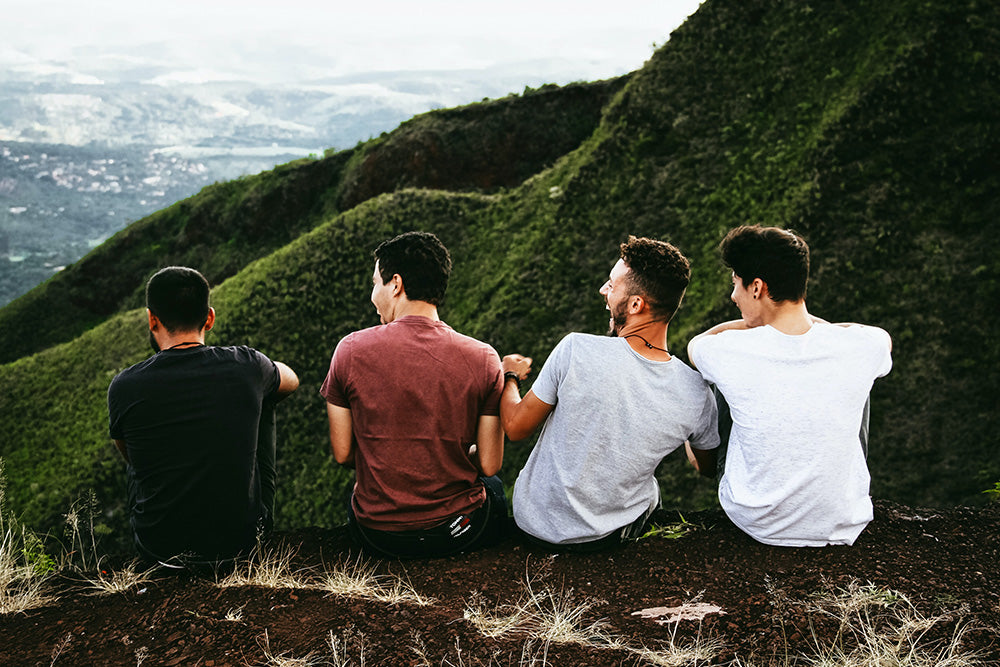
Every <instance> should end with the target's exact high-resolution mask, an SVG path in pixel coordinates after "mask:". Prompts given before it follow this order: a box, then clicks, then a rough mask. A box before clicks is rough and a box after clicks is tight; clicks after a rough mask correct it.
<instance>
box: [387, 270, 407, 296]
mask: <svg viewBox="0 0 1000 667" xmlns="http://www.w3.org/2000/svg"><path fill="white" fill-rule="evenodd" d="M389 283H390V284H391V285H392V295H393V296H402V295H404V294H406V290H405V289H403V276H401V275H399V274H398V273H394V274H392V278H391V279H390V280H389Z"/></svg>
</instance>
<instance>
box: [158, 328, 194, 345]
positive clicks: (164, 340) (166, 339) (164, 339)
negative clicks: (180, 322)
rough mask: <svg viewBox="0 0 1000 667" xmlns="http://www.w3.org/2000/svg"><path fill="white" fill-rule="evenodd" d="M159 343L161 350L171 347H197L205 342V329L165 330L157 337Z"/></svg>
mask: <svg viewBox="0 0 1000 667" xmlns="http://www.w3.org/2000/svg"><path fill="white" fill-rule="evenodd" d="M156 342H157V344H158V345H159V346H160V349H161V350H169V349H171V348H181V349H183V348H185V347H196V346H198V345H204V344H205V331H204V330H202V331H187V332H177V333H174V332H170V331H165V332H163V334H162V335H161V336H160V337H159V338H158V339H157V341H156Z"/></svg>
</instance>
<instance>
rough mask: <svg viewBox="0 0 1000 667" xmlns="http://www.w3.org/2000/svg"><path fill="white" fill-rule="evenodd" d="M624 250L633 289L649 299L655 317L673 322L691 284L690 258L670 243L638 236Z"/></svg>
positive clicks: (630, 286)
mask: <svg viewBox="0 0 1000 667" xmlns="http://www.w3.org/2000/svg"><path fill="white" fill-rule="evenodd" d="M620 250H621V258H622V261H624V262H625V265H626V266H628V268H629V273H628V281H629V283H628V284H629V288H630V290H635V292H636V293H637V294H639V295H641V296H642V297H643V298H644V299H645V300H646V302H647V304H648V305H649V309H650V312H651V313H652V314H653V317H655V318H656V319H657V320H663V321H665V322H669V321H670V320H671V319H672V318H673V316H674V313H676V312H677V309H678V308H679V307H680V305H681V299H682V298H683V297H684V290H686V289H687V286H688V283H689V282H690V281H691V265H690V263H689V262H688V260H687V258H686V257H684V255H682V254H681V251H680V250H678V249H677V248H675V247H674V246H672V245H670V244H669V243H667V242H666V241H657V240H655V239H650V238H637V237H635V236H629V237H628V241H626V242H625V243H622V244H621V247H620Z"/></svg>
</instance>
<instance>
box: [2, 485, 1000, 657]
mask: <svg viewBox="0 0 1000 667" xmlns="http://www.w3.org/2000/svg"><path fill="white" fill-rule="evenodd" d="M656 519H657V522H658V523H659V524H661V525H664V526H670V527H671V528H672V529H673V534H674V535H676V534H678V533H681V534H682V535H681V536H679V537H677V536H673V537H668V536H667V535H666V534H661V535H654V536H649V537H646V538H644V539H642V540H640V541H639V542H637V543H634V544H630V545H626V546H623V547H621V548H619V549H616V550H614V551H611V552H607V553H603V554H597V555H559V556H551V555H549V554H546V553H544V552H541V551H539V550H536V549H534V548H532V547H528V546H526V545H525V544H523V543H522V542H521V541H520V540H518V539H516V538H511V539H509V540H507V541H505V542H504V543H502V544H500V545H498V546H496V547H494V548H490V549H486V550H483V551H480V552H476V553H471V554H466V555H461V556H455V557H450V558H444V559H438V560H427V561H406V562H403V561H385V562H368V563H367V568H366V562H365V561H364V560H363V559H361V558H359V553H358V551H357V549H356V548H355V547H354V546H353V545H352V544H351V542H350V540H349V538H348V536H347V534H346V530H345V529H311V530H306V531H298V532H295V533H286V534H280V535H276V536H275V537H274V538H272V540H271V542H270V543H269V547H270V549H271V551H272V553H274V552H275V551H276V552H278V553H280V552H281V550H282V548H287V547H290V548H291V549H292V550H293V552H294V556H293V557H292V558H291V561H290V562H289V563H288V567H286V568H284V569H283V570H282V571H283V572H284V573H285V574H287V575H291V576H293V579H294V580H292V581H291V582H289V581H285V582H282V581H280V577H278V579H279V581H276V582H274V585H277V586H279V587H262V586H251V585H240V586H228V587H220V586H218V585H217V582H216V580H215V579H213V578H212V577H196V576H191V575H174V574H170V575H166V574H162V573H157V574H154V575H152V578H151V579H150V580H149V581H146V582H143V583H139V584H136V585H134V586H132V587H130V588H129V589H128V590H126V591H125V592H121V593H112V594H100V595H98V594H94V592H93V591H88V590H86V588H85V585H84V584H83V583H81V579H80V577H81V575H75V576H70V575H67V574H63V575H60V576H58V577H56V578H55V579H53V580H51V581H50V583H49V586H50V591H49V592H50V593H52V594H54V595H57V596H58V600H57V601H56V602H54V603H52V604H49V605H48V606H42V607H39V608H36V609H32V610H29V611H26V612H22V613H18V614H11V615H6V616H2V617H0V665H60V666H64V665H201V666H204V667H222V666H223V665H233V666H236V665H276V666H277V665H287V666H292V665H327V664H329V665H357V666H361V665H434V666H437V665H442V666H446V665H448V666H453V667H458V666H472V665H503V666H507V665H558V666H563V665H591V666H593V665H646V664H653V665H656V664H660V665H670V664H677V665H694V664H698V665H709V664H712V665H742V666H748V665H792V664H803V665H804V664H815V662H814V661H816V660H818V658H819V657H822V656H826V657H827V658H829V659H831V660H835V659H836V660H840V662H832V663H829V664H845V665H853V664H862V660H863V659H869V658H870V657H871V656H872V655H874V654H875V653H877V652H879V651H882V650H884V651H886V652H887V653H889V654H893V653H894V654H896V655H897V657H900V658H906V657H909V658H910V659H911V662H908V663H905V664H913V665H922V664H927V665H944V664H949V665H953V666H954V667H959V665H960V664H962V663H957V662H948V660H954V658H955V657H956V656H957V657H958V658H962V659H966V660H969V661H970V662H968V663H966V664H983V665H1000V503H992V504H991V505H990V506H988V507H984V508H975V509H973V508H956V509H949V510H927V509H913V508H909V507H904V506H901V505H894V504H890V503H885V502H877V503H876V510H875V520H874V521H873V522H872V524H870V525H869V527H868V528H867V529H866V531H865V532H864V533H863V534H862V535H861V537H860V538H859V540H858V542H857V543H856V544H855V545H854V546H853V547H827V548H823V549H808V548H805V549H792V548H781V547H769V546H764V545H761V544H758V543H756V542H754V541H753V540H752V539H750V538H749V537H747V536H746V535H744V534H743V533H741V532H740V531H739V530H738V529H737V528H735V527H734V526H733V525H732V524H731V523H730V522H729V521H728V520H727V519H726V518H725V515H724V514H722V512H721V511H717V510H716V511H707V512H700V513H692V514H688V515H685V516H684V517H683V519H684V520H685V521H683V522H682V518H681V517H680V515H679V514H678V513H677V512H674V511H661V512H659V513H658V514H657V515H656ZM665 532H666V531H665ZM106 567H108V566H106ZM119 569H120V568H119ZM278 569H279V570H281V568H278ZM336 572H356V573H357V572H361V573H365V572H367V573H368V574H369V575H370V574H373V573H374V574H376V575H379V576H380V577H382V578H381V579H376V580H375V583H373V582H372V581H369V585H370V586H369V589H367V590H365V589H361V590H358V591H355V592H351V591H349V590H348V591H342V592H337V593H335V592H331V590H333V589H331V588H330V587H329V586H327V587H326V588H324V587H322V586H317V585H316V582H319V581H330V577H329V575H330V574H331V573H336ZM113 574H114V573H113V572H106V574H105V576H106V577H111V576H112V575H113ZM286 579H287V577H286ZM392 582H402V584H401V585H408V586H409V587H411V597H412V594H413V593H416V594H417V595H418V596H422V597H423V598H424V599H423V602H424V604H418V603H417V602H414V601H408V600H405V599H404V600H401V601H395V602H394V601H391V600H389V601H386V599H385V595H384V593H385V592H386V591H388V589H389V588H391V583H392ZM280 586H293V587H280ZM371 586H374V589H375V590H380V591H382V593H383V595H382V598H381V599H376V598H377V596H373V595H372V594H371ZM397 592H398V591H397ZM427 602H429V604H428V603H427ZM684 605H686V607H684V609H685V610H686V611H687V612H688V613H687V614H686V616H688V618H684V619H674V620H671V619H672V618H673V617H672V616H671V613H676V610H675V611H674V612H670V611H668V609H669V608H678V607H682V606H684ZM643 610H648V611H647V612H646V613H645V615H643V614H641V613H636V612H642V611H643ZM488 635H495V636H488ZM917 659H922V660H926V662H918V661H916V660H917ZM881 664H904V663H903V662H901V661H899V662H883V663H881Z"/></svg>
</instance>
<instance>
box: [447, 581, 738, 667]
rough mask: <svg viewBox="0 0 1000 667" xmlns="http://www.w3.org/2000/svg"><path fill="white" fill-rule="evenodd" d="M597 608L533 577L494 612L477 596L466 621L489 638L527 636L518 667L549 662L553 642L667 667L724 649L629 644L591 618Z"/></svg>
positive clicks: (711, 644) (698, 643) (704, 644)
mask: <svg viewBox="0 0 1000 667" xmlns="http://www.w3.org/2000/svg"><path fill="white" fill-rule="evenodd" d="M599 604H602V603H601V602H600V601H599V600H591V599H583V600H578V599H577V598H576V597H575V596H574V595H573V591H572V590H570V591H553V590H551V589H548V588H542V589H537V588H536V587H534V586H533V585H532V582H531V580H530V579H529V580H527V581H526V582H525V583H524V587H523V590H522V593H521V596H520V597H519V599H518V600H517V601H515V602H514V603H509V604H501V605H497V606H496V607H494V608H493V609H488V608H487V605H486V604H485V603H484V601H483V600H482V598H481V596H479V595H478V594H473V597H472V599H471V600H470V602H469V604H467V605H466V609H465V612H464V613H463V618H465V620H467V621H468V622H470V623H472V624H473V625H474V626H475V627H476V629H478V630H479V632H480V633H481V634H483V635H484V636H486V637H490V638H498V637H502V636H504V635H522V636H525V637H527V638H528V641H527V643H526V644H525V646H524V648H523V650H522V655H521V661H520V662H519V663H518V664H519V665H536V664H538V665H546V664H548V658H547V654H548V648H549V646H550V645H551V644H578V645H580V646H584V647H586V648H588V649H608V650H614V651H625V652H627V653H630V654H632V655H633V656H635V658H636V659H637V661H639V662H641V663H645V664H652V665H660V666H663V667H680V666H681V665H698V664H704V663H707V662H709V661H710V660H712V658H713V657H714V656H715V655H716V654H717V653H718V652H719V650H720V649H721V648H722V645H721V643H719V642H717V641H706V640H701V639H698V640H695V641H692V642H690V643H688V644H684V645H681V644H679V643H677V642H676V641H675V639H674V638H673V637H672V638H671V640H670V641H669V642H667V643H666V644H665V645H664V646H663V647H662V648H659V649H654V648H649V647H645V646H640V647H636V646H631V645H629V644H628V642H627V641H626V640H625V639H623V638H622V637H617V636H615V635H613V634H611V633H610V632H608V629H607V628H608V624H607V622H606V621H605V620H603V619H598V620H595V621H591V620H587V617H588V616H589V615H590V612H591V610H592V609H593V608H594V607H596V606H597V605H599ZM675 628H676V626H675ZM536 643H537V645H539V646H540V648H539V649H537V650H535V649H533V647H534V646H535V645H536Z"/></svg>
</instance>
